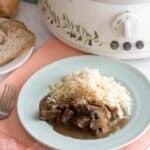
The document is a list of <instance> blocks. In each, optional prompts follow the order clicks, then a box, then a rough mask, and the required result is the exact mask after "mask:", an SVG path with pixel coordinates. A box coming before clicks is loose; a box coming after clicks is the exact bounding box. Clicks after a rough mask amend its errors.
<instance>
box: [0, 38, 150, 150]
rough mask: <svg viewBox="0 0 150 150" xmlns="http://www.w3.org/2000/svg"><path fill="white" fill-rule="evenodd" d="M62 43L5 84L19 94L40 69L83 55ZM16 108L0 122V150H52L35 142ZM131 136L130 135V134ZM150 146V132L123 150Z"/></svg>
mask: <svg viewBox="0 0 150 150" xmlns="http://www.w3.org/2000/svg"><path fill="white" fill-rule="evenodd" d="M83 54H84V53H82V52H79V51H77V50H75V49H73V48H71V47H69V46H67V45H65V44H63V43H62V42H60V41H57V40H49V41H48V42H47V43H46V44H44V45H43V46H42V47H41V48H40V49H39V50H37V52H35V54H34V55H33V56H32V57H31V58H30V59H29V60H28V61H27V62H26V63H25V64H23V65H22V66H21V67H20V68H18V69H17V70H15V71H14V72H13V73H12V74H11V75H10V76H9V77H7V78H6V79H5V81H4V82H8V83H12V84H15V86H16V87H17V93H18V94H19V91H20V89H21V87H22V86H23V84H24V83H25V82H26V80H27V79H29V77H30V76H31V75H32V74H33V73H34V72H36V71H38V70H39V69H40V68H42V67H44V66H45V65H47V64H49V63H52V62H54V61H56V60H59V59H61V58H66V57H70V56H75V55H83ZM16 104H17V99H16V101H15V108H14V110H13V112H12V114H11V115H10V116H9V118H8V119H5V120H0V150H50V149H49V148H47V147H46V146H43V145H42V144H40V143H38V142H37V141H35V140H34V139H33V138H32V137H31V136H30V135H29V134H28V133H27V132H26V131H25V130H24V128H23V127H22V125H21V123H20V121H19V118H18V115H17V111H16ZM129 134H130V133H129ZM149 145H150V130H148V131H147V132H146V133H145V134H144V135H143V136H141V137H140V138H139V139H137V140H136V141H134V142H133V143H131V144H129V145H128V146H126V147H124V148H122V150H146V148H147V147H148V146H149Z"/></svg>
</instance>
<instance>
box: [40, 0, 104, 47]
mask: <svg viewBox="0 0 150 150" xmlns="http://www.w3.org/2000/svg"><path fill="white" fill-rule="evenodd" d="M40 2H41V6H42V7H41V8H42V11H43V12H44V14H45V15H46V16H47V18H48V19H49V20H50V23H51V24H52V25H56V27H57V28H59V30H62V31H63V32H64V33H66V34H67V35H68V36H69V37H70V38H72V39H74V40H76V41H79V42H83V43H84V44H85V45H88V46H93V45H94V44H95V45H99V46H101V45H102V42H101V40H100V36H99V34H98V32H97V31H96V30H95V31H93V33H91V32H89V31H88V30H87V29H86V28H84V27H83V26H80V25H78V24H74V22H73V21H72V20H70V18H69V17H68V16H67V15H66V14H64V13H63V14H62V16H61V17H59V16H57V14H56V12H55V10H53V9H52V7H51V5H50V4H49V3H48V2H47V0H41V1H40ZM46 11H48V12H46Z"/></svg>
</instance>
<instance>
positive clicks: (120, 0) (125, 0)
mask: <svg viewBox="0 0 150 150" xmlns="http://www.w3.org/2000/svg"><path fill="white" fill-rule="evenodd" d="M93 1H96V2H103V3H111V4H137V3H148V2H150V0H93Z"/></svg>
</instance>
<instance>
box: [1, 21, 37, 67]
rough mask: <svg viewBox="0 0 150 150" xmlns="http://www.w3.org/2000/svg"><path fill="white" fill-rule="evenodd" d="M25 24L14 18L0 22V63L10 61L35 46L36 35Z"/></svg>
mask: <svg viewBox="0 0 150 150" xmlns="http://www.w3.org/2000/svg"><path fill="white" fill-rule="evenodd" d="M24 26H25V25H24V24H22V23H20V22H18V21H14V20H12V22H11V21H10V20H9V22H7V21H4V22H2V23H0V40H1V41H0V65H3V64H6V63H8V62H9V61H11V60H13V59H15V58H16V57H18V56H19V55H20V54H22V53H23V52H24V51H26V50H28V49H29V48H31V47H33V46H34V43H35V35H34V34H33V33H32V32H31V31H29V30H28V29H27V28H26V26H25V27H24ZM2 33H4V34H2Z"/></svg>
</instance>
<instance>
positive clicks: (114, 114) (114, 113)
mask: <svg viewBox="0 0 150 150" xmlns="http://www.w3.org/2000/svg"><path fill="white" fill-rule="evenodd" d="M110 111H111V120H116V119H118V118H119V115H118V109H117V108H116V107H115V108H111V109H110Z"/></svg>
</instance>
